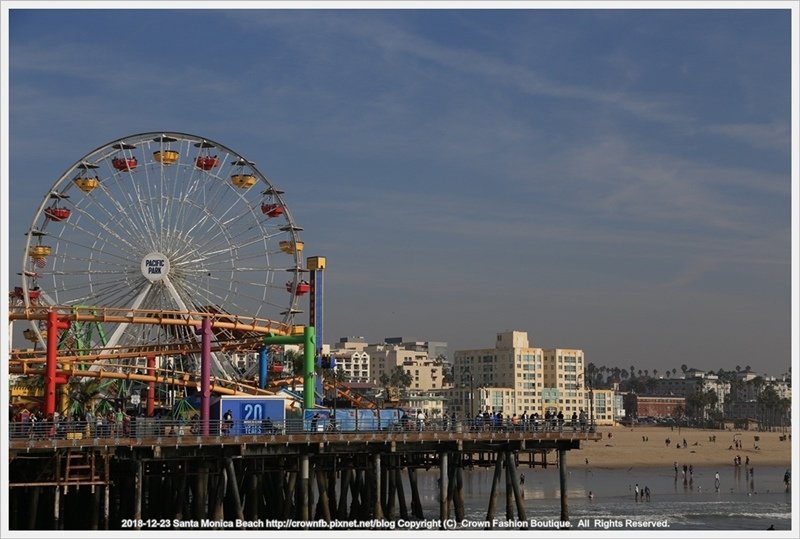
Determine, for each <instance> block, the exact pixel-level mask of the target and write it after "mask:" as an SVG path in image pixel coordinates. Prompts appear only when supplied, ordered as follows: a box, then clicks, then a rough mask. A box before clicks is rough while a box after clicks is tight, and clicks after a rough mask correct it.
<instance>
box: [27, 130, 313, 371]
mask: <svg viewBox="0 0 800 539" xmlns="http://www.w3.org/2000/svg"><path fill="white" fill-rule="evenodd" d="M301 230H302V229H301V228H300V227H298V226H297V225H296V224H295V223H294V221H293V219H292V216H291V212H290V211H289V208H288V207H287V206H286V203H285V201H284V198H283V192H282V191H280V190H279V189H277V188H276V187H275V186H273V184H272V183H271V182H270V181H269V179H268V178H267V177H266V176H264V175H263V174H262V173H261V172H260V171H259V170H258V169H257V168H256V166H255V163H254V162H252V161H249V160H247V159H246V158H245V157H243V156H242V155H240V154H238V153H236V152H235V151H233V150H231V149H229V148H227V147H225V146H223V145H221V144H218V143H216V142H213V141H211V140H209V139H205V138H201V137H197V136H194V135H188V134H183V133H143V134H138V135H132V136H128V137H125V138H123V139H120V140H115V141H112V142H110V143H108V144H105V145H103V146H101V147H99V148H97V149H96V150H94V151H92V152H90V153H88V154H87V155H85V156H83V157H81V158H80V159H78V160H77V161H76V162H75V163H74V164H73V165H72V166H71V167H69V168H68V169H67V170H66V172H64V174H62V175H61V177H60V178H58V180H57V181H56V182H55V183H54V184H53V186H52V187H51V188H50V190H49V191H48V192H47V194H46V195H45V196H44V199H43V200H42V202H41V204H40V205H39V207H38V209H37V210H36V214H35V215H34V217H33V221H32V222H31V225H30V228H29V229H28V232H27V240H26V244H25V253H24V260H23V262H22V266H23V268H22V274H23V276H24V277H23V281H22V290H21V294H20V295H21V296H22V298H23V301H24V303H25V306H26V307H31V306H36V305H60V306H70V307H75V308H78V307H80V308H84V309H85V308H89V309H91V308H97V309H100V308H109V307H113V308H124V309H130V310H131V311H133V310H145V311H172V312H176V311H184V312H204V313H208V312H211V313H225V314H231V315H247V316H252V317H254V318H260V319H268V320H274V321H278V322H282V323H285V324H291V323H292V321H293V316H294V315H295V314H296V313H299V312H300V309H298V308H297V305H298V303H299V297H300V296H301V295H303V294H304V293H306V292H307V289H306V287H305V282H304V281H302V280H301V275H302V273H301V272H302V269H301V254H302V250H303V245H304V244H303V242H302V241H301V240H300V237H299V232H300V231H301ZM287 280H288V282H287ZM81 331H82V334H81V335H80V339H81V340H82V341H84V342H83V343H82V344H81V346H82V347H88V346H95V347H104V348H124V347H133V346H148V345H155V344H159V345H163V344H167V343H170V342H174V343H181V342H184V343H185V342H196V341H197V339H198V337H197V336H196V335H195V331H194V327H193V326H178V325H173V326H169V325H167V326H160V325H135V324H128V323H116V324H111V325H105V326H103V327H99V326H98V327H97V328H95V329H94V330H92V329H91V328H88V327H86V326H84V327H83V328H82V329H81ZM43 333H44V332H43V331H42V329H41V328H40V327H39V326H38V325H37V324H36V323H33V324H32V327H31V328H30V332H29V334H30V335H31V336H33V337H34V338H36V339H38V340H40V341H43V337H44V336H43ZM230 337H231V335H223V334H219V333H218V334H216V335H215V338H217V339H219V340H222V339H225V338H230ZM32 340H33V339H32ZM213 364H214V371H215V374H216V375H218V376H224V377H231V376H233V375H234V374H236V373H240V371H241V366H238V365H235V364H234V362H233V361H232V359H231V358H230V357H226V356H225V355H224V354H221V353H216V354H215V355H214V361H213Z"/></svg>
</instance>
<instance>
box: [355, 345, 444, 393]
mask: <svg viewBox="0 0 800 539" xmlns="http://www.w3.org/2000/svg"><path fill="white" fill-rule="evenodd" d="M364 352H366V353H367V354H369V358H370V378H371V381H372V382H373V383H380V378H381V376H382V375H384V374H385V375H387V376H389V375H390V373H391V372H392V370H393V369H394V368H395V367H402V368H403V370H405V371H406V372H407V373H408V374H410V375H411V378H412V382H411V385H410V386H409V387H408V390H409V391H410V392H418V391H437V390H441V389H442V385H443V381H444V372H443V368H444V366H443V365H442V364H441V363H440V362H439V361H437V360H436V359H435V358H430V357H429V354H428V350H427V349H416V348H415V349H406V348H404V347H403V345H402V344H387V343H382V344H370V345H368V346H367V347H366V348H364Z"/></svg>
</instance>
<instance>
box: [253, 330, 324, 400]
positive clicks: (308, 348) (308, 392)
mask: <svg viewBox="0 0 800 539" xmlns="http://www.w3.org/2000/svg"><path fill="white" fill-rule="evenodd" d="M315 342H316V339H315V338H314V326H306V327H305V328H303V334H302V335H268V336H266V337H264V345H265V346H269V345H271V344H278V345H281V344H301V343H302V344H303V365H304V367H305V368H304V372H303V408H305V409H307V410H311V409H312V408H314V357H315V356H314V355H315V353H316V350H317V348H316V346H315Z"/></svg>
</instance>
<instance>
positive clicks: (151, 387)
mask: <svg viewBox="0 0 800 539" xmlns="http://www.w3.org/2000/svg"><path fill="white" fill-rule="evenodd" d="M155 374H156V356H147V376H153V377H154V376H155ZM155 409H156V382H155V378H153V379H152V380H150V381H149V382H147V417H153V412H155Z"/></svg>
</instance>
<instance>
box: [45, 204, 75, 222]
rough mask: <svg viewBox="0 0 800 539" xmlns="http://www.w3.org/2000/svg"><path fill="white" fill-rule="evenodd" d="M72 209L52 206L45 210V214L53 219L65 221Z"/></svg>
mask: <svg viewBox="0 0 800 539" xmlns="http://www.w3.org/2000/svg"><path fill="white" fill-rule="evenodd" d="M71 213H72V210H70V209H69V208H59V207H57V206H51V207H49V208H47V209H45V210H44V214H45V215H46V216H47V217H48V218H50V219H51V220H53V221H64V220H66V219H69V216H70V214H71Z"/></svg>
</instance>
